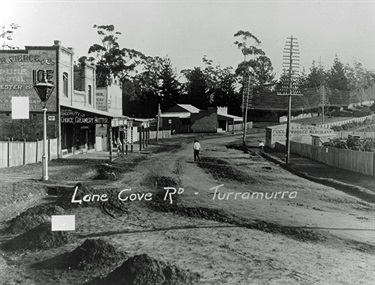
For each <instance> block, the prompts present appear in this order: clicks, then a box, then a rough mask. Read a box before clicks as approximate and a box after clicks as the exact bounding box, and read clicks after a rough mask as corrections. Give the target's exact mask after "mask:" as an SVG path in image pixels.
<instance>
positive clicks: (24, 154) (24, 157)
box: [23, 139, 26, 165]
mask: <svg viewBox="0 0 375 285" xmlns="http://www.w3.org/2000/svg"><path fill="white" fill-rule="evenodd" d="M23 165H26V139H23Z"/></svg>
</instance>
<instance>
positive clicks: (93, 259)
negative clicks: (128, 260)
mask: <svg viewBox="0 0 375 285" xmlns="http://www.w3.org/2000/svg"><path fill="white" fill-rule="evenodd" d="M124 258H125V253H123V252H119V251H118V250H117V249H116V248H115V247H114V246H113V245H111V244H110V243H108V242H107V241H105V240H103V239H86V240H85V241H84V243H83V244H81V245H80V246H79V247H77V248H76V249H75V250H73V251H72V252H71V253H69V256H68V260H70V267H71V268H73V269H89V268H93V267H99V266H108V265H112V264H115V263H117V262H119V261H120V260H122V259H124Z"/></svg>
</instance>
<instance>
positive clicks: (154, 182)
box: [142, 175, 177, 189]
mask: <svg viewBox="0 0 375 285" xmlns="http://www.w3.org/2000/svg"><path fill="white" fill-rule="evenodd" d="M142 185H147V186H150V187H152V188H155V189H160V188H164V187H177V182H176V181H175V179H173V178H172V177H168V176H157V175H155V176H154V175H151V176H148V177H147V178H146V179H145V181H144V182H143V183H142Z"/></svg>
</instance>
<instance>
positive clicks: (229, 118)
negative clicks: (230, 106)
mask: <svg viewBox="0 0 375 285" xmlns="http://www.w3.org/2000/svg"><path fill="white" fill-rule="evenodd" d="M217 117H218V119H219V120H226V121H235V122H242V121H243V119H242V118H241V117H238V116H234V115H229V114H217Z"/></svg>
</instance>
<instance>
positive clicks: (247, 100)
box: [241, 71, 252, 145]
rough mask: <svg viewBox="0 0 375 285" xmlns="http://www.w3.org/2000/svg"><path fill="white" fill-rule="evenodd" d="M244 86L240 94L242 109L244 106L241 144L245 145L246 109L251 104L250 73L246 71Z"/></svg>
mask: <svg viewBox="0 0 375 285" xmlns="http://www.w3.org/2000/svg"><path fill="white" fill-rule="evenodd" d="M244 79H245V80H244V88H243V96H242V106H241V107H242V110H243V109H244V108H245V116H244V127H243V137H242V144H243V145H246V130H247V110H248V109H249V107H251V106H252V102H251V101H252V88H251V87H252V82H251V74H250V72H249V71H248V72H247V74H246V75H245V78H244Z"/></svg>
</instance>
